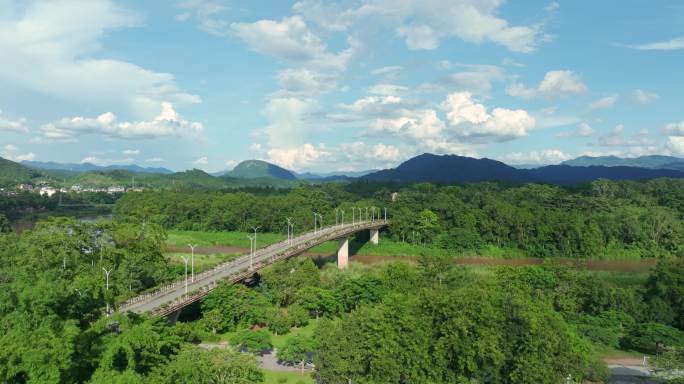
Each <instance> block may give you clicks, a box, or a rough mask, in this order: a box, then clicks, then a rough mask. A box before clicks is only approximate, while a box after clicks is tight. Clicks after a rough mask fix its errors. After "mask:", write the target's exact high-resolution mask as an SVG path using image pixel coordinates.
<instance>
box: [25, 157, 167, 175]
mask: <svg viewBox="0 0 684 384" xmlns="http://www.w3.org/2000/svg"><path fill="white" fill-rule="evenodd" d="M21 164H23V165H26V166H27V167H31V168H38V169H48V170H60V171H71V172H90V171H114V170H122V171H129V172H133V173H161V174H171V173H173V171H172V170H170V169H166V168H161V167H158V168H155V167H141V166H139V165H136V164H127V165H107V166H102V165H95V164H92V163H57V162H54V161H46V162H44V161H28V160H25V161H22V162H21Z"/></svg>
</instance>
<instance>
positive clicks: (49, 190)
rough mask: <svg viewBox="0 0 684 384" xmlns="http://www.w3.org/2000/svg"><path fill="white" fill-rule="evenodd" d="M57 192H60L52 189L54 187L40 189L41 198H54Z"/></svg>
mask: <svg viewBox="0 0 684 384" xmlns="http://www.w3.org/2000/svg"><path fill="white" fill-rule="evenodd" d="M57 192H58V190H57V188H52V187H41V188H40V195H41V196H47V197H52V195H54V194H55V193H57Z"/></svg>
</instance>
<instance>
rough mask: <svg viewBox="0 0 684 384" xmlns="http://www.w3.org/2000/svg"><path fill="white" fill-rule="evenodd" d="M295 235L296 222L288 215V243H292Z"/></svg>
mask: <svg viewBox="0 0 684 384" xmlns="http://www.w3.org/2000/svg"><path fill="white" fill-rule="evenodd" d="M293 237H294V223H293V222H292V218H291V217H288V218H287V243H288V244H289V245H292V238H293Z"/></svg>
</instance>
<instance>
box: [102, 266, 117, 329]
mask: <svg viewBox="0 0 684 384" xmlns="http://www.w3.org/2000/svg"><path fill="white" fill-rule="evenodd" d="M113 269H114V268H109V270H107V269H106V268H105V267H102V270H103V271H104V273H105V290H106V291H107V292H109V274H110V273H112V270H113ZM107 317H109V300H107Z"/></svg>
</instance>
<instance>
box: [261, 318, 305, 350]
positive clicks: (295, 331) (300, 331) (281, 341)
mask: <svg viewBox="0 0 684 384" xmlns="http://www.w3.org/2000/svg"><path fill="white" fill-rule="evenodd" d="M315 329H316V320H315V319H313V320H309V324H308V325H306V326H305V327H299V328H292V329H291V330H290V332H288V333H286V334H284V335H274V334H273V333H271V340H272V342H273V346H274V347H275V348H282V347H283V346H284V345H285V340H287V339H289V338H291V337H312V336H313V334H314V330H315ZM269 332H270V331H269Z"/></svg>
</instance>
